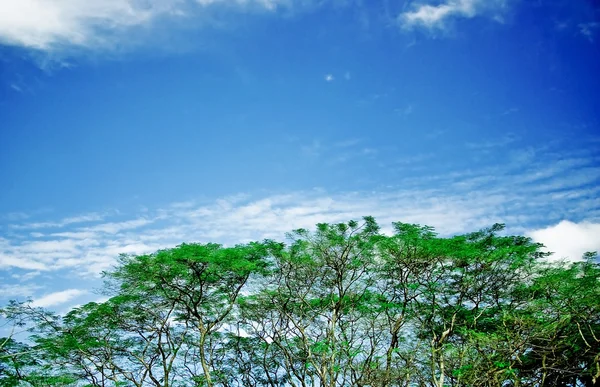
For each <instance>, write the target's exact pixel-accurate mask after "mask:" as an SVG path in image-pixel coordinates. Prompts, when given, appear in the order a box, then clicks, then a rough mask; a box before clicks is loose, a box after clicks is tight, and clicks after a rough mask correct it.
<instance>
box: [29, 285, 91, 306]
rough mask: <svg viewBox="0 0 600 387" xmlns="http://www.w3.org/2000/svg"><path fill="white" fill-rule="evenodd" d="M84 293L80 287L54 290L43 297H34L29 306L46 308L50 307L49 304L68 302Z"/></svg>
mask: <svg viewBox="0 0 600 387" xmlns="http://www.w3.org/2000/svg"><path fill="white" fill-rule="evenodd" d="M86 293H87V291H86V290H81V289H67V290H62V291H59V292H54V293H50V294H46V295H45V296H43V297H40V298H37V299H35V300H34V301H33V302H32V303H31V306H34V307H41V308H48V307H51V306H56V305H60V304H64V303H66V302H69V301H71V300H72V299H74V298H76V297H79V296H82V295H84V294H86Z"/></svg>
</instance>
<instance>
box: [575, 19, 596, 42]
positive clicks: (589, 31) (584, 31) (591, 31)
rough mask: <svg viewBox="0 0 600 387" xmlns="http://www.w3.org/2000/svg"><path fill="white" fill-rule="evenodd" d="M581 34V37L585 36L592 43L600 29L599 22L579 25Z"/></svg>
mask: <svg viewBox="0 0 600 387" xmlns="http://www.w3.org/2000/svg"><path fill="white" fill-rule="evenodd" d="M578 27H579V32H580V33H581V35H583V36H585V37H586V38H587V39H588V40H589V41H590V42H593V41H594V35H595V34H596V30H598V29H600V23H598V22H588V23H580V24H579V25H578Z"/></svg>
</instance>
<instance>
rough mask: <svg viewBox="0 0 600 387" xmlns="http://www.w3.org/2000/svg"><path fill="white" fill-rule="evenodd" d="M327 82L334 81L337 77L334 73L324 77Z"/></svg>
mask: <svg viewBox="0 0 600 387" xmlns="http://www.w3.org/2000/svg"><path fill="white" fill-rule="evenodd" d="M324 79H325V81H326V82H333V81H334V80H335V78H334V77H333V74H327V75H325V77H324Z"/></svg>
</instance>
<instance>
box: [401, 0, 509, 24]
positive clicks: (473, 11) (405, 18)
mask: <svg viewBox="0 0 600 387" xmlns="http://www.w3.org/2000/svg"><path fill="white" fill-rule="evenodd" d="M503 6H504V2H502V1H497V0H446V1H444V2H442V3H441V4H440V3H437V4H435V5H432V4H427V3H420V4H416V5H415V6H414V7H413V8H412V10H409V11H406V12H403V13H401V14H400V15H399V17H398V19H399V21H400V24H401V25H402V27H403V28H406V29H413V28H416V27H422V28H426V29H430V30H434V29H443V28H445V27H446V23H447V22H448V21H449V20H451V19H459V18H463V19H470V18H474V17H476V16H478V15H481V14H484V13H485V14H490V15H491V16H492V18H494V19H496V20H500V19H499V17H498V16H499V15H498V11H499V10H501V9H502V8H503ZM490 12H491V13H490Z"/></svg>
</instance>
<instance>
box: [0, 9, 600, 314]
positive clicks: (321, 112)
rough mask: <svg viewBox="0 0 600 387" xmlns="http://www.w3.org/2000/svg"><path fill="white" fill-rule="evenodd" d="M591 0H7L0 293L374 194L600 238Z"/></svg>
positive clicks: (289, 223) (355, 214)
mask: <svg viewBox="0 0 600 387" xmlns="http://www.w3.org/2000/svg"><path fill="white" fill-rule="evenodd" d="M599 42H600V6H599V5H598V3H597V2H595V1H593V0H570V1H569V0H564V1H563V0H553V1H545V0H539V1H517V0H443V1H433V0H431V1H428V0H422V1H386V0H373V1H359V0H356V1H352V0H347V1H344V0H337V1H336V0H322V1H316V0H315V1H311V0H303V1H293V0H103V1H100V0H98V1H96V0H61V1H59V0H19V1H13V0H0V182H1V183H2V189H1V190H0V301H2V302H5V301H6V300H8V299H11V298H19V299H25V298H26V297H31V298H32V299H34V302H35V304H36V305H39V306H46V307H50V308H53V309H55V310H58V311H61V310H65V308H67V307H70V306H72V305H74V304H77V303H81V302H84V301H87V300H94V299H98V298H99V297H100V296H99V295H98V294H94V290H93V289H94V288H96V287H98V286H99V284H100V281H101V279H100V278H99V273H100V271H102V270H106V269H108V268H110V267H111V265H112V264H113V263H114V262H115V258H117V257H118V255H119V254H120V253H132V254H133V253H144V252H152V251H155V250H157V249H160V248H165V247H173V246H175V245H177V244H179V243H182V242H208V241H214V242H220V243H224V244H233V243H238V242H245V241H249V240H254V239H261V238H264V237H271V238H277V239H282V238H284V234H285V232H287V231H291V230H292V229H295V228H299V227H312V226H314V224H315V223H317V222H322V221H327V222H337V221H347V220H349V219H359V218H360V217H361V216H364V215H373V216H375V217H376V218H377V220H378V221H379V222H380V223H381V225H382V226H383V227H384V229H390V228H391V227H390V226H391V222H393V221H402V222H411V223H419V224H426V225H430V226H433V227H435V228H436V230H437V231H438V232H439V233H440V234H442V235H451V234H454V233H461V232H469V231H475V230H477V229H478V228H481V227H486V226H490V225H491V224H493V223H495V222H502V223H506V224H507V231H508V232H511V233H519V234H525V235H528V236H531V237H533V238H534V239H535V240H537V241H540V242H542V243H544V244H545V245H546V246H547V247H548V249H550V250H551V251H554V252H556V254H555V256H554V257H555V258H563V257H567V258H569V259H578V258H580V256H581V254H582V253H583V252H584V251H588V250H600V237H599V236H600V196H599V193H600V152H599V150H600V96H599V90H600V70H599V68H600V65H599V64H600V44H599Z"/></svg>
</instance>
